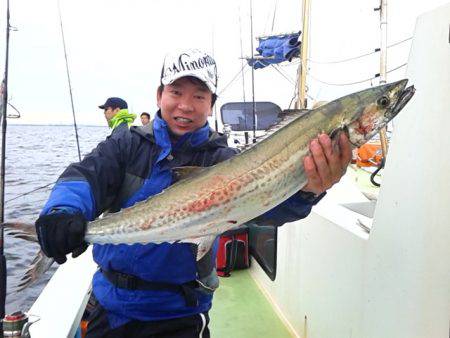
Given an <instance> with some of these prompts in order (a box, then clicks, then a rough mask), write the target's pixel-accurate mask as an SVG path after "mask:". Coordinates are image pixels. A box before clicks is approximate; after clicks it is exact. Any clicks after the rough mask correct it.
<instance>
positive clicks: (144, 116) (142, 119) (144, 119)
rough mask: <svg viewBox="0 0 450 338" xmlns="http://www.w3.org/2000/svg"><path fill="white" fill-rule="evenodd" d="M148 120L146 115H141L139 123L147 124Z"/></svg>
mask: <svg viewBox="0 0 450 338" xmlns="http://www.w3.org/2000/svg"><path fill="white" fill-rule="evenodd" d="M149 122H150V120H149V118H148V116H147V115H141V123H142V125H143V126H145V125H147V124H148V123H149Z"/></svg>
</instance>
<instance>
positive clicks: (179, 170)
mask: <svg viewBox="0 0 450 338" xmlns="http://www.w3.org/2000/svg"><path fill="white" fill-rule="evenodd" d="M204 169H205V168H203V167H195V166H186V167H176V168H173V169H172V173H173V175H174V178H175V181H180V180H184V179H186V178H189V177H192V176H195V175H197V174H198V173H200V172H202V171H203V170H204Z"/></svg>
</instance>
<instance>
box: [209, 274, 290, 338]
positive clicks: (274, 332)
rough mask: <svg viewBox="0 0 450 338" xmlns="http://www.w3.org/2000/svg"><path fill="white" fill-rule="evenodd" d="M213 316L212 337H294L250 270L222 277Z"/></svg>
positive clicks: (211, 312)
mask: <svg viewBox="0 0 450 338" xmlns="http://www.w3.org/2000/svg"><path fill="white" fill-rule="evenodd" d="M210 317H211V323H210V325H209V327H210V331H211V337H218V338H220V337H233V338H253V337H254V338H264V337H270V338H285V337H286V338H287V337H292V335H291V334H290V333H289V331H288V329H287V328H286V326H285V325H284V324H283V322H282V321H281V320H280V318H279V317H278V315H277V314H276V313H275V311H274V310H273V308H272V306H271V304H270V303H269V302H268V301H267V299H266V298H265V297H264V295H263V294H262V292H261V291H260V289H259V288H258V286H257V284H256V282H255V281H254V280H253V279H252V277H251V276H250V273H249V271H248V270H241V271H233V272H232V275H231V277H223V278H220V287H219V289H218V290H217V291H216V292H215V295H214V300H213V307H212V309H211V311H210Z"/></svg>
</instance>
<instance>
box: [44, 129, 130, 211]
mask: <svg viewBox="0 0 450 338" xmlns="http://www.w3.org/2000/svg"><path fill="white" fill-rule="evenodd" d="M131 143H132V137H131V134H130V132H129V131H128V130H124V131H123V132H120V133H113V134H111V135H110V136H108V138H107V139H106V140H105V141H103V142H101V143H100V144H99V145H98V146H97V147H96V148H95V149H94V150H93V151H92V152H91V153H89V154H88V155H86V156H85V157H84V159H83V160H82V161H81V162H78V163H73V164H71V165H69V167H67V168H66V170H65V171H64V172H63V173H62V175H61V176H60V177H59V179H58V181H57V182H56V184H55V186H54V187H53V190H52V192H51V194H50V197H49V199H48V201H47V203H46V204H45V206H44V208H43V210H42V212H41V215H45V214H48V213H50V212H52V211H53V210H63V211H66V212H81V213H82V214H83V215H84V216H85V217H86V218H87V219H88V220H92V219H94V218H95V217H97V216H98V215H100V214H101V213H102V212H103V211H104V210H106V209H107V208H108V206H109V205H110V204H111V203H112V201H113V200H114V198H115V196H116V194H117V192H118V190H119V188H120V186H121V183H122V181H123V178H124V175H125V167H126V165H125V164H126V161H127V156H128V154H129V153H130V149H131Z"/></svg>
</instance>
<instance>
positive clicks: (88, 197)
mask: <svg viewBox="0 0 450 338" xmlns="http://www.w3.org/2000/svg"><path fill="white" fill-rule="evenodd" d="M235 154H236V150H235V149H233V148H230V147H228V146H227V141H226V137H225V136H224V135H221V134H219V133H216V132H214V131H213V130H212V129H210V127H209V126H208V124H206V125H205V126H204V127H202V128H200V129H198V130H197V131H195V132H193V133H188V134H185V135H184V136H183V137H181V138H180V139H179V140H178V141H176V142H171V137H170V134H169V131H168V127H167V124H166V123H165V121H164V120H162V119H161V117H160V113H159V112H158V114H156V118H155V119H154V120H153V121H152V123H150V124H148V125H147V126H143V127H131V128H130V130H128V128H121V129H120V131H118V132H114V133H112V134H111V135H110V136H109V137H108V138H107V139H106V140H105V141H103V142H101V143H100V144H99V145H98V146H97V148H95V149H94V150H93V151H92V152H91V153H90V154H88V155H86V157H85V158H84V159H83V160H82V161H81V162H79V163H74V164H71V165H70V166H69V167H68V168H67V169H66V170H65V171H64V172H63V174H62V175H61V176H60V178H59V180H58V182H57V184H56V185H55V187H54V188H53V190H52V192H51V195H50V198H49V200H48V202H47V203H46V205H45V207H44V209H43V211H42V214H47V213H49V212H52V210H55V209H59V210H61V209H62V210H69V211H71V212H81V213H82V214H83V215H84V216H85V217H86V218H87V219H88V220H93V219H95V218H96V217H98V216H99V215H100V214H102V213H104V212H106V211H110V212H115V211H118V210H120V209H121V208H126V207H129V206H132V205H133V204H135V203H136V202H139V201H142V200H145V199H147V198H148V197H150V196H152V195H155V194H157V193H159V192H161V191H162V190H163V189H165V188H167V187H168V186H170V185H171V184H172V183H174V179H173V177H172V170H171V169H172V168H175V167H181V166H202V167H207V166H211V165H214V164H216V163H219V162H221V161H224V160H226V159H228V158H230V157H232V156H234V155H235ZM311 207H312V204H311V202H308V201H306V200H304V199H302V198H301V197H300V195H294V196H292V197H291V198H289V199H288V200H286V201H285V202H283V203H282V204H280V205H279V206H277V207H276V208H274V209H272V210H270V211H269V212H267V213H266V214H264V215H262V216H260V217H259V218H258V219H259V220H260V221H262V222H267V223H270V224H273V225H277V226H278V225H282V224H284V223H286V222H291V221H294V220H298V219H301V218H304V217H306V216H307V215H308V214H309V212H310V211H311ZM214 248H215V246H214V247H213V249H212V251H211V252H210V254H209V260H207V261H206V262H202V265H203V267H200V265H199V264H198V263H196V258H195V249H193V244H189V243H173V244H169V243H162V244H145V245H143V244H134V245H126V244H120V245H112V244H106V245H97V244H96V245H94V248H93V256H94V260H95V261H96V262H97V264H98V265H99V267H100V269H101V270H104V271H117V272H121V273H124V274H128V275H133V276H137V277H138V278H140V279H142V280H145V281H151V282H156V283H158V282H160V283H171V284H176V285H177V284H184V283H188V282H191V281H195V280H199V278H204V280H203V281H204V282H205V281H206V283H207V284H208V285H209V286H210V287H211V289H214V288H215V287H217V286H218V282H217V276H216V274H215V270H214V262H215V250H214ZM205 266H206V267H205ZM101 270H99V271H97V272H96V274H95V275H94V278H93V292H94V295H95V297H96V298H97V300H98V301H99V302H100V304H101V305H102V306H103V307H104V308H105V309H106V310H107V311H108V318H109V321H110V325H111V327H112V328H115V327H118V326H121V325H123V324H125V323H127V322H128V321H130V320H140V321H156V320H164V319H170V318H178V317H184V316H190V315H194V314H197V313H200V312H206V311H208V310H209V309H210V308H211V301H212V292H204V291H205V290H204V289H202V288H199V289H198V290H195V292H196V293H197V298H198V303H197V305H196V306H188V305H187V304H186V302H185V298H184V297H183V295H182V294H181V293H180V292H176V291H173V290H130V289H124V288H119V287H116V286H114V285H113V284H111V283H110V281H109V280H108V279H107V278H106V277H105V275H104V274H103V273H102V272H101ZM200 270H201V271H200ZM205 271H207V273H205ZM199 275H201V276H199Z"/></svg>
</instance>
